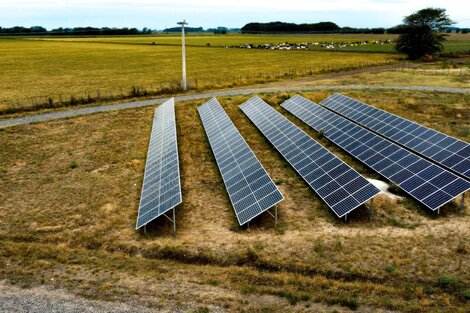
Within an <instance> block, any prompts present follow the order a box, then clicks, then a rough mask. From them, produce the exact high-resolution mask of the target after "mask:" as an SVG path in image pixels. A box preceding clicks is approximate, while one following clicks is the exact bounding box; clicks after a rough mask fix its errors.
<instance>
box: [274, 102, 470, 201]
mask: <svg viewBox="0 0 470 313" xmlns="http://www.w3.org/2000/svg"><path fill="white" fill-rule="evenodd" d="M281 106H282V107H283V108H285V109H286V110H288V111H289V112H291V113H292V114H293V115H295V116H296V117H298V118H299V119H301V120H302V121H304V122H305V123H306V124H308V125H309V126H311V127H312V128H314V129H315V130H317V131H322V132H323V133H324V135H325V137H327V138H328V139H329V140H331V141H332V142H334V143H335V144H337V145H338V146H340V147H341V148H343V149H344V150H346V151H347V152H349V153H350V154H352V155H353V156H354V157H356V158H357V159H358V160H360V161H361V162H363V163H364V164H367V165H368V166H369V167H371V168H372V169H374V170H375V171H377V172H378V173H380V174H381V175H382V176H384V177H385V178H387V179H388V180H390V181H392V182H393V183H395V184H396V185H398V186H399V187H400V188H401V189H402V190H404V191H405V192H407V193H408V194H410V195H411V196H412V197H413V198H415V199H416V200H418V201H419V202H421V203H423V204H424V205H425V206H427V207H428V208H430V209H431V210H437V209H438V208H439V207H441V206H442V205H444V204H445V203H447V202H449V201H451V200H452V199H453V198H455V197H456V196H458V195H459V194H461V193H463V192H465V191H467V190H468V189H469V188H470V183H469V182H468V181H466V180H465V179H463V178H460V177H458V176H457V175H455V174H453V173H451V172H449V171H447V170H445V169H443V168H442V167H440V166H438V165H436V164H433V163H431V162H429V161H427V160H426V159H423V158H422V157H420V156H417V155H416V154H414V153H412V152H410V151H408V150H406V149H404V148H402V147H400V146H398V145H397V144H394V143H392V142H390V141H388V140H387V139H384V138H382V137H380V136H378V135H376V134H374V133H372V132H371V131H369V130H366V129H364V128H363V127H361V126H359V125H357V124H354V123H353V122H351V121H349V120H347V119H345V118H344V117H341V116H340V115H338V114H336V113H333V112H331V111H329V110H328V109H326V108H324V107H321V106H319V105H316V104H315V103H313V102H311V101H309V100H307V99H305V98H303V97H301V96H298V95H297V96H294V97H292V98H291V99H289V100H287V101H286V102H284V103H283V104H282V105H281Z"/></svg>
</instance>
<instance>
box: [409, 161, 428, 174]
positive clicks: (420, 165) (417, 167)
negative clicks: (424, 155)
mask: <svg viewBox="0 0 470 313" xmlns="http://www.w3.org/2000/svg"><path fill="white" fill-rule="evenodd" d="M429 166H430V163H429V162H428V161H425V160H423V159H419V160H418V161H417V162H416V163H413V164H411V165H410V166H408V167H407V169H408V170H409V171H411V172H413V173H419V172H421V171H422V170H424V169H425V168H427V167H429Z"/></svg>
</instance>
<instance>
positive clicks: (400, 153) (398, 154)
mask: <svg viewBox="0 0 470 313" xmlns="http://www.w3.org/2000/svg"><path fill="white" fill-rule="evenodd" d="M408 155H410V153H409V152H408V151H406V150H403V149H396V150H395V152H394V153H392V154H390V155H388V156H387V157H388V158H389V159H390V160H392V161H394V162H397V161H399V160H401V159H403V158H405V157H406V156H408Z"/></svg>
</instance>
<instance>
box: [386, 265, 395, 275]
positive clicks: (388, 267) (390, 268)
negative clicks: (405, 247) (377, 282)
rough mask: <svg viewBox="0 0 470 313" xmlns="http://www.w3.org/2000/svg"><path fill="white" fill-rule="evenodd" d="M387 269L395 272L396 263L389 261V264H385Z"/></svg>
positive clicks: (389, 271)
mask: <svg viewBox="0 0 470 313" xmlns="http://www.w3.org/2000/svg"><path fill="white" fill-rule="evenodd" d="M385 270H386V271H387V272H388V273H393V272H395V270H396V267H395V265H393V264H392V263H388V264H387V265H386V266H385Z"/></svg>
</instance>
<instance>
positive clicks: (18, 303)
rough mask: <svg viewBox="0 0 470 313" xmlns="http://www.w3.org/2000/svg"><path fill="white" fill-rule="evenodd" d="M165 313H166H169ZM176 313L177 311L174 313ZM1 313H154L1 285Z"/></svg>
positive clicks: (54, 292) (48, 290)
mask: <svg viewBox="0 0 470 313" xmlns="http://www.w3.org/2000/svg"><path fill="white" fill-rule="evenodd" d="M169 311H170V310H167V311H166V312H169ZM173 311H174V312H177V311H178V310H173ZM0 312H2V313H46V312H47V313H124V312H142V313H147V312H148V313H150V312H157V311H156V310H154V309H150V308H147V307H143V306H139V305H135V304H127V303H121V302H105V301H96V300H87V299H83V298H79V297H77V296H74V295H72V294H69V293H65V292H64V291H61V290H51V289H48V288H46V287H35V288H31V289H22V288H18V287H15V286H11V285H8V284H6V283H2V282H0Z"/></svg>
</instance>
